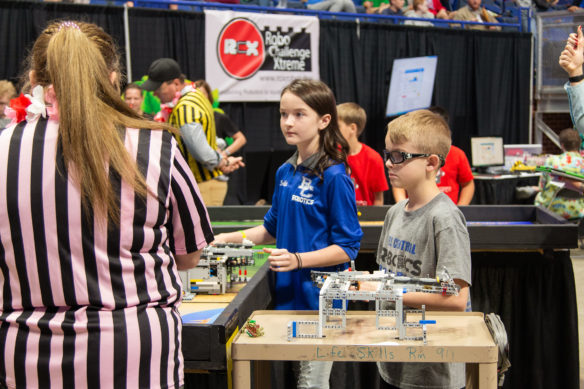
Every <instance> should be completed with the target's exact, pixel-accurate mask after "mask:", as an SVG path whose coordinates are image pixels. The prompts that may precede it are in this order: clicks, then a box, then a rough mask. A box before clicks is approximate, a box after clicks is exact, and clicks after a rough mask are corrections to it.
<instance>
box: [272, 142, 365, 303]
mask: <svg viewBox="0 0 584 389" xmlns="http://www.w3.org/2000/svg"><path fill="white" fill-rule="evenodd" d="M321 155H322V154H319V153H317V154H315V155H313V156H311V157H310V158H307V159H306V161H304V162H303V163H302V164H301V165H299V166H296V160H297V153H295V154H294V155H293V156H292V157H291V158H290V159H289V160H288V161H287V162H286V163H284V164H283V165H282V166H280V168H279V169H278V171H277V173H276V188H275V190H274V197H273V198H272V207H271V208H270V210H269V211H268V212H267V213H266V216H265V217H264V227H265V228H266V230H267V231H268V232H269V233H270V234H271V235H272V236H274V237H276V246H277V247H278V248H285V249H287V250H288V251H290V252H291V253H294V252H298V253H304V252H308V251H314V250H319V249H323V248H325V247H328V246H330V245H333V244H336V245H338V246H340V247H341V248H342V249H343V250H344V251H345V252H346V253H347V255H348V256H349V258H351V259H355V257H356V256H357V252H358V251H359V246H360V242H361V237H362V236H363V232H362V231H361V226H360V225H359V220H358V219H357V206H356V202H355V189H354V186H353V183H352V182H351V178H350V177H349V176H348V175H347V173H346V171H345V165H344V164H336V165H333V166H330V167H328V168H327V169H326V170H325V171H324V174H323V178H324V179H323V180H321V179H320V178H319V177H318V176H316V175H315V174H314V173H312V169H314V167H315V166H316V163H317V162H318V159H319V158H320V156H321ZM347 267H348V263H343V264H339V265H335V266H328V267H322V268H309V269H301V270H293V271H290V272H275V279H276V282H275V292H276V293H275V295H276V309H293V310H318V296H319V292H320V289H319V288H317V287H316V286H315V285H314V284H313V283H312V281H311V278H310V272H311V270H319V271H329V272H334V271H343V270H345V269H347Z"/></svg>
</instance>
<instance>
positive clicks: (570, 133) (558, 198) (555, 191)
mask: <svg viewBox="0 0 584 389" xmlns="http://www.w3.org/2000/svg"><path fill="white" fill-rule="evenodd" d="M581 143H582V140H581V139H580V135H579V134H578V131H576V130H574V129H572V128H566V129H565V130H562V131H561V132H560V146H561V148H562V151H563V152H562V154H560V155H554V156H551V157H549V158H547V159H546V161H545V163H544V166H546V167H551V168H554V169H559V170H563V171H567V172H572V173H577V174H582V175H584V158H582V156H581V155H580V144H581ZM562 180H564V179H563V178H556V177H554V176H553V174H543V175H542V176H541V178H540V180H539V193H538V194H537V196H536V197H535V205H541V206H543V207H544V208H548V209H549V210H550V211H552V212H554V213H556V214H558V215H560V216H561V217H563V218H564V219H578V220H579V219H581V218H582V217H584V196H582V192H583V191H584V183H582V182H580V181H576V180H569V181H571V185H569V186H564V185H560V186H558V183H557V182H558V181H562Z"/></svg>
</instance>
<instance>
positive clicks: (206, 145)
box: [141, 58, 244, 206]
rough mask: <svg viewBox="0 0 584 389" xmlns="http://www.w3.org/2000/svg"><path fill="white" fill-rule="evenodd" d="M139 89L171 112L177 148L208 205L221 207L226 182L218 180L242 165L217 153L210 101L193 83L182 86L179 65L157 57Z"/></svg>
mask: <svg viewBox="0 0 584 389" xmlns="http://www.w3.org/2000/svg"><path fill="white" fill-rule="evenodd" d="M141 88H142V89H144V90H149V91H153V92H154V94H155V95H156V96H157V97H158V98H159V99H160V101H161V103H163V104H166V105H167V107H169V108H170V109H172V111H171V112H170V116H169V118H168V122H169V123H170V124H171V125H172V126H174V127H176V128H178V129H179V130H180V136H179V137H177V142H178V145H179V148H180V149H181V151H182V153H183V155H184V156H185V158H186V160H187V162H188V164H189V166H190V168H191V170H192V172H193V174H194V175H195V178H196V180H197V183H198V184H199V189H200V191H201V196H203V200H204V201H205V204H206V205H207V206H220V205H223V200H224V199H225V195H226V194H227V182H225V181H223V180H219V179H217V177H219V176H221V175H222V174H223V173H231V172H232V171H234V170H236V169H239V168H240V167H242V166H244V164H243V162H242V161H241V159H242V158H241V157H227V158H225V157H223V156H222V155H221V154H220V153H219V152H218V151H217V137H216V132H215V118H214V115H213V107H212V106H211V104H210V103H209V100H208V99H207V98H206V97H205V95H203V93H201V91H199V90H197V88H196V87H194V86H193V85H192V84H186V83H185V76H184V75H183V74H182V72H181V70H180V67H179V65H178V63H177V62H176V61H175V60H173V59H171V58H159V59H157V60H156V61H154V62H152V64H151V65H150V68H149V69H148V80H146V81H145V82H144V83H143V84H142V85H141Z"/></svg>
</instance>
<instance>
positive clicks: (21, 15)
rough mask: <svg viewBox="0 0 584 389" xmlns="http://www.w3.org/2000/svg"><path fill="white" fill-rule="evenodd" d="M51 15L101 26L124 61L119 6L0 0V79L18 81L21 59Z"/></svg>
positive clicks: (23, 58)
mask: <svg viewBox="0 0 584 389" xmlns="http://www.w3.org/2000/svg"><path fill="white" fill-rule="evenodd" d="M55 19H65V20H67V19H71V20H81V21H84V22H91V23H95V24H97V25H98V26H100V27H102V28H103V29H104V30H105V31H107V32H108V33H109V34H110V35H111V36H112V37H113V38H114V40H115V41H116V43H117V44H118V45H119V47H120V50H121V51H120V54H121V57H122V64H123V65H125V53H124V51H123V47H124V46H125V41H124V17H123V9H122V8H120V7H95V6H89V5H83V4H59V3H38V2H25V1H22V2H14V1H0V80H5V79H8V80H11V81H13V82H14V83H15V85H16V84H17V83H18V81H19V80H18V78H19V76H20V75H21V74H22V71H23V68H24V66H23V63H24V60H25V58H26V56H27V55H28V52H29V50H30V49H32V45H33V43H34V41H35V39H36V38H37V37H38V36H39V34H40V33H41V32H42V31H43V30H44V29H45V27H46V26H47V25H48V23H49V22H51V21H53V20H55Z"/></svg>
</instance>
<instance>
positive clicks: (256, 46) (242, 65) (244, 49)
mask: <svg viewBox="0 0 584 389" xmlns="http://www.w3.org/2000/svg"><path fill="white" fill-rule="evenodd" d="M217 57H218V58H219V63H220V64H221V67H222V68H223V70H224V71H225V73H227V74H228V75H230V76H231V77H233V78H237V79H240V80H243V79H245V78H249V77H251V76H253V75H254V74H255V73H256V72H257V71H258V70H259V69H260V67H261V66H262V64H263V63H264V39H263V37H262V34H261V32H260V29H259V28H258V26H256V25H255V24H254V23H253V22H252V21H251V20H248V19H245V18H236V19H233V20H231V21H230V22H229V23H227V24H226V25H225V27H223V30H221V33H220V34H219V40H218V41H217Z"/></svg>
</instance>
